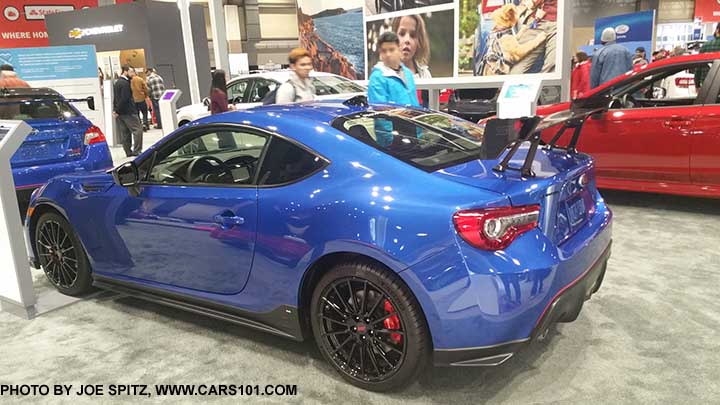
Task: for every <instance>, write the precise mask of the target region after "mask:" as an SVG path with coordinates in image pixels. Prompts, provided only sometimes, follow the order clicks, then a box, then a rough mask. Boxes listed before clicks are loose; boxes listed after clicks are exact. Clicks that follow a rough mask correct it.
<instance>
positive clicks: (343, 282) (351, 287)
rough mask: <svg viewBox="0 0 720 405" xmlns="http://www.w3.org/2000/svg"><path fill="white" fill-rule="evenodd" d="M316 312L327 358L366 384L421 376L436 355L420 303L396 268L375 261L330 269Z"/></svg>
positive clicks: (398, 383)
mask: <svg viewBox="0 0 720 405" xmlns="http://www.w3.org/2000/svg"><path fill="white" fill-rule="evenodd" d="M311 317H312V318H311V323H312V329H313V334H314V335H315V341H316V342H317V345H318V347H319V348H320V351H321V352H322V354H323V356H324V357H325V359H326V360H327V361H328V362H330V364H332V365H333V366H334V368H335V369H336V370H337V371H338V372H339V373H340V375H342V377H343V378H345V379H346V380H347V381H349V382H351V383H352V384H354V385H356V386H358V387H360V388H364V389H368V390H372V391H389V390H396V389H400V388H402V387H404V386H405V385H407V384H409V383H411V382H412V381H414V380H416V379H417V377H418V376H419V375H420V374H421V373H422V372H423V371H424V369H425V368H426V366H427V364H428V361H429V359H430V351H431V339H430V333H429V332H428V328H427V324H426V322H425V318H424V316H423V314H422V311H421V309H420V305H419V304H418V302H417V300H416V299H415V297H414V296H413V295H412V293H411V292H410V291H409V290H408V289H407V287H406V286H405V285H404V284H403V283H402V282H401V281H400V280H399V279H398V277H397V276H396V275H395V274H394V273H391V272H389V271H386V270H383V269H379V268H377V267H375V266H372V265H368V264H361V263H354V264H344V265H340V266H338V267H335V268H333V269H332V270H330V271H329V272H328V273H327V274H325V276H323V277H322V279H321V280H320V282H319V283H318V285H317V287H316V288H315V291H314V293H313V298H312V305H311Z"/></svg>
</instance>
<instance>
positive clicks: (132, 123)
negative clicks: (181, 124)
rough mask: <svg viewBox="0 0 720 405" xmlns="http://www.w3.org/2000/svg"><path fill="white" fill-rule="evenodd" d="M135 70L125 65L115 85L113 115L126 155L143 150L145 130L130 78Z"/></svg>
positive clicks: (136, 154) (137, 153)
mask: <svg viewBox="0 0 720 405" xmlns="http://www.w3.org/2000/svg"><path fill="white" fill-rule="evenodd" d="M134 72H135V70H134V69H133V68H131V67H130V66H123V67H122V71H121V73H120V77H119V78H118V79H117V80H115V83H114V85H113V92H114V95H113V117H115V120H116V123H117V127H118V132H119V133H120V142H121V143H122V145H123V149H124V150H125V156H127V157H132V156H138V155H139V154H140V152H141V151H142V139H143V131H142V124H141V123H140V117H139V116H138V110H137V107H136V106H135V101H134V100H133V94H132V87H131V86H130V80H132V76H133V75H134Z"/></svg>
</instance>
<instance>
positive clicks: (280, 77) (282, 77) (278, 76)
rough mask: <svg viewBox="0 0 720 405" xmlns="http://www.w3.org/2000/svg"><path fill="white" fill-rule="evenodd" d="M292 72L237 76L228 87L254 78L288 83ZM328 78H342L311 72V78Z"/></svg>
mask: <svg viewBox="0 0 720 405" xmlns="http://www.w3.org/2000/svg"><path fill="white" fill-rule="evenodd" d="M290 72H292V70H288V69H285V70H277V71H273V72H260V73H253V74H250V75H242V76H237V77H233V78H232V79H230V81H229V82H228V85H230V84H232V83H234V82H236V81H238V80H245V79H253V78H262V79H271V80H275V81H278V82H286V81H288V79H290ZM328 76H335V77H340V76H338V75H335V74H332V73H326V72H316V71H312V72H310V77H328Z"/></svg>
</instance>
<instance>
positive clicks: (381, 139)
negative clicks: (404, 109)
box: [368, 31, 420, 147]
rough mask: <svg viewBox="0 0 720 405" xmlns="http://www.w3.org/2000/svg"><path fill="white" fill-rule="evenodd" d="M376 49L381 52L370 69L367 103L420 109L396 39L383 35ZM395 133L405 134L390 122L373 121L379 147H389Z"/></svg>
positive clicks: (385, 33)
mask: <svg viewBox="0 0 720 405" xmlns="http://www.w3.org/2000/svg"><path fill="white" fill-rule="evenodd" d="M377 49H378V52H379V53H380V62H378V63H377V64H376V65H375V67H373V70H372V73H371V74H370V81H369V83H368V101H369V102H370V103H394V104H400V105H409V106H413V107H419V106H420V103H419V102H418V98H417V88H416V87H415V78H414V76H413V73H412V71H410V69H408V68H407V66H405V65H403V64H402V51H401V50H400V39H399V38H398V36H397V35H396V34H395V33H393V32H389V31H388V32H384V33H383V34H382V35H380V38H378V41H377ZM398 125H400V124H398ZM394 130H397V131H398V132H401V131H403V132H404V129H402V128H397V127H395V125H394V124H393V123H392V122H391V121H389V120H384V119H379V120H376V121H375V136H376V138H377V143H378V144H379V145H380V146H382V147H389V146H391V145H392V144H393V142H394V140H395V135H394V133H393V132H394ZM408 130H409V129H408Z"/></svg>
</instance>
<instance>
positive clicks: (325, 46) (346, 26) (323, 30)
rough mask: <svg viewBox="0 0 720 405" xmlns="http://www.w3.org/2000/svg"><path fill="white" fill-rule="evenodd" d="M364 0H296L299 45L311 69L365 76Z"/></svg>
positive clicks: (363, 77) (359, 78) (355, 77)
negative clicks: (311, 60)
mask: <svg viewBox="0 0 720 405" xmlns="http://www.w3.org/2000/svg"><path fill="white" fill-rule="evenodd" d="M364 2H365V1H364V0H298V1H297V7H298V28H299V32H300V46H302V47H303V48H305V49H307V50H309V51H310V54H311V55H312V58H313V64H314V66H315V70H317V71H319V72H328V73H334V74H336V75H340V76H344V77H347V78H348V79H352V80H364V79H365V53H364V50H363V48H364V45H363V4H364Z"/></svg>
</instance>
